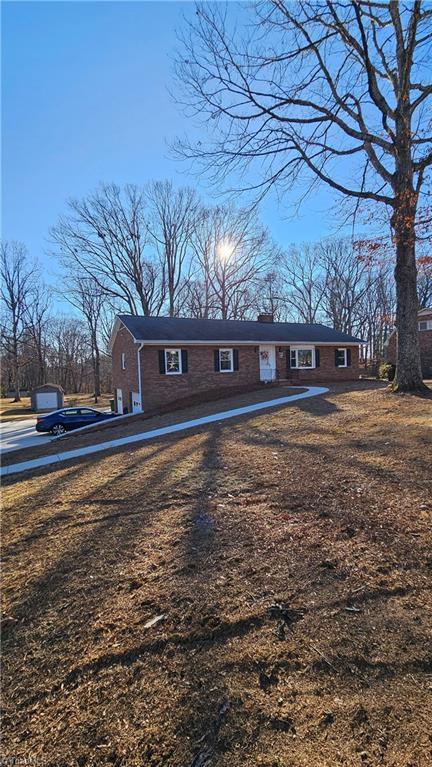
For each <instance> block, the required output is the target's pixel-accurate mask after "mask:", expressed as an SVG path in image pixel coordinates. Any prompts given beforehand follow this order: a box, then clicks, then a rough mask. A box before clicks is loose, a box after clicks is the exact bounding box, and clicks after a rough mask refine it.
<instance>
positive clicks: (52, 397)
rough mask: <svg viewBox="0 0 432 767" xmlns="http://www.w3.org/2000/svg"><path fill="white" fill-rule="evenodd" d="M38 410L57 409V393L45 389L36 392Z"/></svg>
mask: <svg viewBox="0 0 432 767" xmlns="http://www.w3.org/2000/svg"><path fill="white" fill-rule="evenodd" d="M36 409H37V410H57V394H56V393H55V392H54V391H44V392H39V394H36Z"/></svg>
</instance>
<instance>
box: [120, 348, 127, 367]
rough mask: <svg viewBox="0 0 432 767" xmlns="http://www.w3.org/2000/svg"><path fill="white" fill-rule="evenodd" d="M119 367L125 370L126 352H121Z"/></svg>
mask: <svg viewBox="0 0 432 767" xmlns="http://www.w3.org/2000/svg"><path fill="white" fill-rule="evenodd" d="M121 369H122V370H126V354H125V353H124V352H122V353H121Z"/></svg>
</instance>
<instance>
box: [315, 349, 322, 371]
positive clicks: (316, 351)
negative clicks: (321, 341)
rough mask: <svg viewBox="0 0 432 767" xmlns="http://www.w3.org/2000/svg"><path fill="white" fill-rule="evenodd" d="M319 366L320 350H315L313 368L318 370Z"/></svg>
mask: <svg viewBox="0 0 432 767" xmlns="http://www.w3.org/2000/svg"><path fill="white" fill-rule="evenodd" d="M320 364H321V355H320V350H319V349H317V348H315V367H317V368H319V366H320Z"/></svg>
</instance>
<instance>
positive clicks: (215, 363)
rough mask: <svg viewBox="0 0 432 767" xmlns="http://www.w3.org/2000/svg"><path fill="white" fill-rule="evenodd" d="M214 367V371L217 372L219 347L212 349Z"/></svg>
mask: <svg viewBox="0 0 432 767" xmlns="http://www.w3.org/2000/svg"><path fill="white" fill-rule="evenodd" d="M214 369H215V372H216V373H219V349H215V350H214Z"/></svg>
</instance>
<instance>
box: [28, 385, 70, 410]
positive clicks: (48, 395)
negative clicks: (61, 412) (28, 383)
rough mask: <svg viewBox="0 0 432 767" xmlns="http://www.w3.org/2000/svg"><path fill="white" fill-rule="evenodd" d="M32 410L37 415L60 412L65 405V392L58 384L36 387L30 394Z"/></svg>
mask: <svg viewBox="0 0 432 767" xmlns="http://www.w3.org/2000/svg"><path fill="white" fill-rule="evenodd" d="M30 402H31V409H32V410H34V411H35V413H42V412H43V411H44V410H45V411H46V410H48V411H49V410H58V409H59V408H61V407H63V405H64V391H63V389H62V387H61V386H58V385H57V384H51V383H47V384H43V386H36V388H35V389H33V391H32V392H31V394H30Z"/></svg>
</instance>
